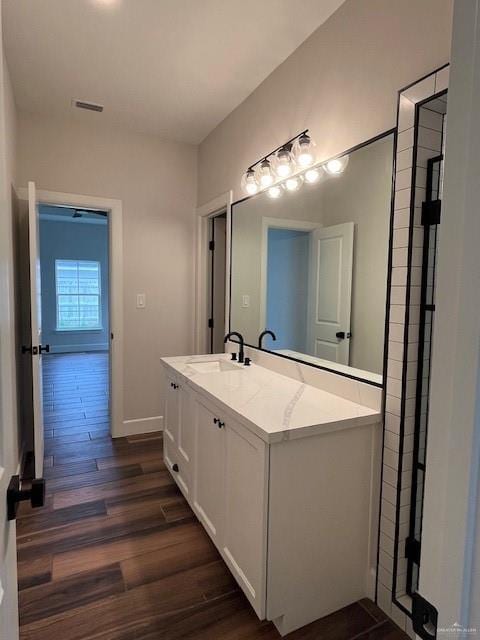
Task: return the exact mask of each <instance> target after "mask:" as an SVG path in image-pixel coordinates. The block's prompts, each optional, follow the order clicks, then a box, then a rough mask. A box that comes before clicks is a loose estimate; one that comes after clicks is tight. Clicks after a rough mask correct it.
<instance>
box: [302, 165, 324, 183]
mask: <svg viewBox="0 0 480 640" xmlns="http://www.w3.org/2000/svg"><path fill="white" fill-rule="evenodd" d="M320 171H321V170H320V169H316V168H315V169H309V170H308V171H305V182H308V183H309V184H314V183H315V182H318V181H319V180H320V175H321V174H320Z"/></svg>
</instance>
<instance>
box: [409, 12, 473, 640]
mask: <svg viewBox="0 0 480 640" xmlns="http://www.w3.org/2000/svg"><path fill="white" fill-rule="evenodd" d="M479 12H480V0H468V1H467V0H465V2H458V3H455V8H454V20H453V39H452V42H453V46H452V62H451V67H450V69H451V71H450V87H451V90H450V91H449V95H448V125H447V134H446V147H445V166H444V190H443V200H442V214H441V215H442V222H441V231H440V236H439V248H438V263H437V271H436V273H437V277H436V302H435V306H436V313H435V323H436V324H435V333H434V337H433V351H432V370H431V383H430V416H429V424H431V425H434V428H430V429H429V432H428V446H427V463H426V475H425V497H424V513H423V531H422V557H421V560H422V565H421V571H420V585H419V591H420V593H421V595H422V596H423V597H425V598H426V599H427V600H428V601H430V602H431V603H432V604H433V605H434V606H435V607H436V608H437V609H438V616H439V619H438V635H437V637H439V638H451V637H452V635H455V636H456V637H457V638H459V639H460V638H462V639H463V638H467V637H471V638H473V637H476V636H477V633H478V631H480V629H477V630H475V632H473V633H472V632H469V628H470V627H471V625H472V615H473V613H474V611H473V606H472V600H471V599H472V598H473V597H476V598H477V603H476V607H477V609H478V596H479V594H478V589H479V585H478V577H477V578H476V580H475V576H474V573H473V562H474V560H476V561H477V562H478V558H479V557H480V541H479V531H478V529H477V527H478V522H479V521H478V518H479V515H480V496H479V493H480V492H479V481H480V465H479V459H480V365H479V362H480V317H479V314H478V308H479V306H480V289H479V287H478V278H479V274H480V254H479V252H478V237H479V236H480V219H479V216H478V200H479V197H480V185H479V182H478V175H477V167H478V166H479V163H480V124H479V121H478V117H477V115H478V108H479V106H480V75H479V73H478V72H479V70H480V49H479V44H478V43H479V39H480V16H479ZM452 336H454V338H455V339H454V340H452ZM445 363H449V364H448V366H445ZM476 529H477V530H476ZM477 571H478V567H477ZM474 589H476V590H477V592H476V593H475V591H474ZM452 627H453V630H452Z"/></svg>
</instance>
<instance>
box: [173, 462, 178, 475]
mask: <svg viewBox="0 0 480 640" xmlns="http://www.w3.org/2000/svg"><path fill="white" fill-rule="evenodd" d="M172 471H176V472H177V473H178V464H177V463H176V462H175V464H172Z"/></svg>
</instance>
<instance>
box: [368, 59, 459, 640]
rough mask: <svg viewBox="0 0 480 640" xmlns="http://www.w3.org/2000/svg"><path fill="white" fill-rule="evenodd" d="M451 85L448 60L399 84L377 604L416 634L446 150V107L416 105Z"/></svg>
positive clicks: (398, 622) (402, 626)
mask: <svg viewBox="0 0 480 640" xmlns="http://www.w3.org/2000/svg"><path fill="white" fill-rule="evenodd" d="M447 86H448V67H445V68H443V69H441V70H440V71H438V72H436V73H433V74H431V75H430V76H428V77H427V78H424V79H422V80H421V81H419V82H418V83H416V84H415V85H413V86H411V87H409V88H407V89H406V90H404V91H402V92H401V93H400V96H399V108H398V138H397V162H396V174H395V199H394V216H393V242H392V256H391V257H392V268H391V274H390V276H391V278H390V282H391V288H390V307H389V312H388V317H389V342H388V355H387V380H386V398H385V424H384V426H385V431H384V449H383V477H382V499H381V516H380V535H379V564H378V573H377V599H378V604H379V606H380V607H381V608H382V609H383V610H384V611H385V612H386V613H387V614H388V615H390V616H391V617H392V618H393V619H394V620H395V621H396V622H397V624H399V625H400V627H401V628H402V629H404V630H405V631H407V633H410V634H411V635H412V637H414V636H413V631H412V628H411V622H410V618H409V617H408V615H407V614H406V611H409V610H410V608H411V601H410V598H409V597H408V596H406V590H405V588H406V574H407V561H406V558H405V539H406V537H407V535H408V532H409V522H410V493H411V480H412V461H413V441H414V428H415V402H416V384H417V357H418V336H419V320H420V291H421V286H420V285H421V275H422V247H423V227H422V226H421V205H422V202H423V201H424V200H425V193H426V168H427V160H428V159H429V158H431V157H434V156H436V155H438V154H439V153H440V152H441V148H442V147H441V145H442V123H443V116H442V115H440V114H438V113H434V112H433V111H432V112H428V113H427V112H426V110H424V109H418V110H417V108H416V106H417V104H418V103H419V102H423V101H424V100H425V99H427V98H429V97H431V96H434V95H435V94H438V93H440V92H441V91H444V90H446V89H447ZM417 113H418V116H417V117H418V121H417V122H416V121H415V118H416V114H417ZM416 143H417V145H416V149H415V144H416ZM393 600H395V601H393Z"/></svg>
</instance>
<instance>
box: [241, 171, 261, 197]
mask: <svg viewBox="0 0 480 640" xmlns="http://www.w3.org/2000/svg"><path fill="white" fill-rule="evenodd" d="M242 188H243V190H244V191H246V192H247V193H248V195H250V196H253V195H255V194H256V193H257V191H258V182H257V179H256V177H255V171H254V170H253V169H248V170H247V171H246V172H245V173H244V174H243V177H242Z"/></svg>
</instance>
